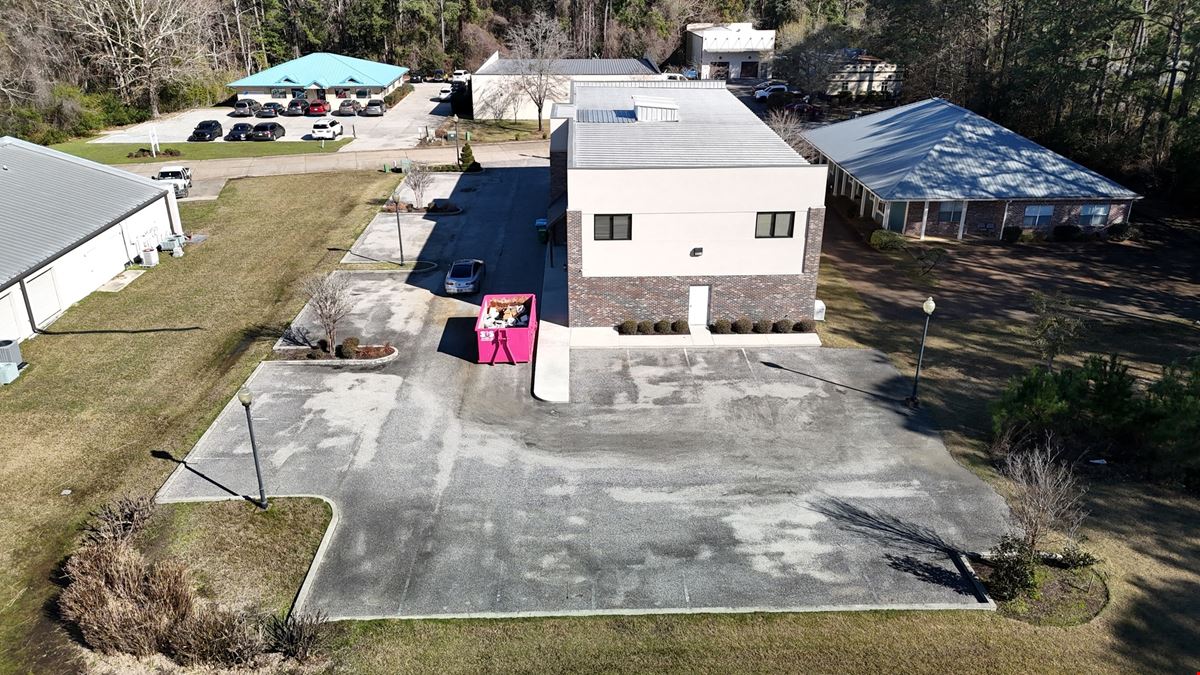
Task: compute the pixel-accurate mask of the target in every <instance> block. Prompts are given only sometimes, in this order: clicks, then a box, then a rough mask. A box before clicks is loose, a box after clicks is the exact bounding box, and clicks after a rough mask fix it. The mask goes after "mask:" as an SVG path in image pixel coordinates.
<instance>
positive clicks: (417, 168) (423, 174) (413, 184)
mask: <svg viewBox="0 0 1200 675" xmlns="http://www.w3.org/2000/svg"><path fill="white" fill-rule="evenodd" d="M404 182H406V183H408V188H409V189H410V190H412V191H413V205H414V206H416V207H417V208H418V209H423V208H425V207H426V206H427V204H426V203H425V191H426V190H428V189H429V187H430V186H431V185H433V172H431V171H430V170H429V167H428V166H426V165H424V164H422V163H420V162H413V165H412V167H411V168H409V170H408V175H407V176H405V178H404Z"/></svg>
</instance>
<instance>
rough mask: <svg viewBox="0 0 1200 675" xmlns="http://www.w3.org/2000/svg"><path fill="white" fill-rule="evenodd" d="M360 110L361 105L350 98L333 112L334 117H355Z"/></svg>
mask: <svg viewBox="0 0 1200 675" xmlns="http://www.w3.org/2000/svg"><path fill="white" fill-rule="evenodd" d="M360 110H362V104H361V103H359V102H358V101H355V100H354V99H352V98H348V99H346V100H344V101H342V102H341V104H339V105H338V107H337V110H334V111H333V114H334V115H357V114H358V111H360Z"/></svg>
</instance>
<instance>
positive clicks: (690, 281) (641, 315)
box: [566, 208, 825, 326]
mask: <svg viewBox="0 0 1200 675" xmlns="http://www.w3.org/2000/svg"><path fill="white" fill-rule="evenodd" d="M824 227H825V209H823V208H820V209H811V210H810V211H809V219H808V229H807V233H806V237H807V239H806V241H805V247H804V266H803V271H802V272H801V273H800V274H795V275H790V274H789V275H738V276H669V277H668V276H646V277H585V276H583V274H582V269H583V249H582V237H583V236H584V233H583V223H582V214H581V213H580V212H579V211H568V212H567V217H566V233H567V293H568V299H569V303H570V313H569V319H568V323H569V324H570V325H571V326H615V325H616V324H617V323H620V322H621V321H624V320H626V319H633V320H634V321H643V320H649V321H657V320H659V319H668V320H672V321H673V320H676V319H686V318H687V316H688V295H689V288H688V287H689V286H710V287H711V291H710V293H709V302H710V309H709V316H710V317H711V319H712V320H714V321H715V320H717V319H729V320H731V321H732V320H734V319H738V318H742V317H745V318H748V319H750V320H752V321H753V320H758V319H770V320H771V321H775V320H778V319H791V320H793V321H799V320H801V319H811V318H812V316H813V300H814V299H815V297H816V291H817V271H818V268H819V266H820V263H821V236H822V233H823V231H824ZM630 243H631V244H635V243H636V242H630Z"/></svg>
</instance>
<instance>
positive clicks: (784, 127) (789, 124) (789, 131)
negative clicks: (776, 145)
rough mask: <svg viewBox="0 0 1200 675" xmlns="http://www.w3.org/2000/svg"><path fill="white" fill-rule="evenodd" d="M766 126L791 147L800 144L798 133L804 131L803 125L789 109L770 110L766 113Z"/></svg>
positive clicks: (797, 116) (798, 117)
mask: <svg viewBox="0 0 1200 675" xmlns="http://www.w3.org/2000/svg"><path fill="white" fill-rule="evenodd" d="M767 126H769V127H771V131H774V132H775V133H776V134H777V135H778V136H779V138H781V139H783V142H784V143H787V144H788V145H790V146H792V147H793V148H794V147H796V146H797V145H799V144H800V141H801V136H800V133H801V132H802V131H804V126H803V125H802V124H801V123H800V116H799V115H797V114H796V113H794V112H792V111H790V110H772V111H771V112H769V113H767Z"/></svg>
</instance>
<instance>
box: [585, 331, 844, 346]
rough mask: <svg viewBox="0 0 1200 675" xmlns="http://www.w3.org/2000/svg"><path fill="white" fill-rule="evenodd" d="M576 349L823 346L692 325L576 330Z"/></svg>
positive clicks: (806, 338)
mask: <svg viewBox="0 0 1200 675" xmlns="http://www.w3.org/2000/svg"><path fill="white" fill-rule="evenodd" d="M570 330H571V347H572V348H600V349H612V348H618V349H654V348H675V349H678V348H680V347H820V346H821V338H820V337H818V336H817V334H816V333H787V334H776V333H766V334H757V333H749V334H746V335H736V334H730V335H714V334H713V333H711V332H709V330H708V328H706V327H705V326H691V327H690V330H691V331H692V332H691V333H690V334H688V335H621V334H620V333H618V332H617V331H615V330H613V329H612V328H605V327H603V326H602V327H599V328H572V329H570Z"/></svg>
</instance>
